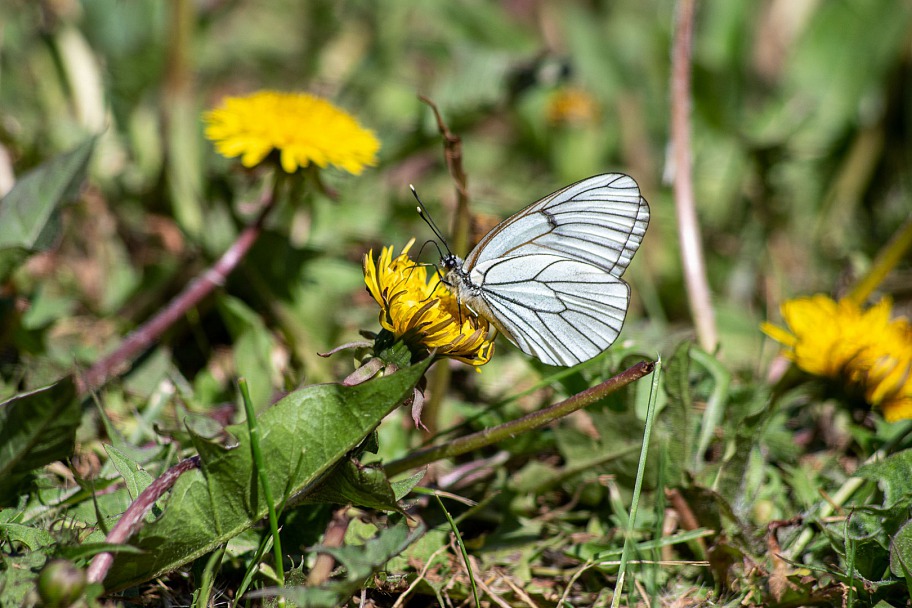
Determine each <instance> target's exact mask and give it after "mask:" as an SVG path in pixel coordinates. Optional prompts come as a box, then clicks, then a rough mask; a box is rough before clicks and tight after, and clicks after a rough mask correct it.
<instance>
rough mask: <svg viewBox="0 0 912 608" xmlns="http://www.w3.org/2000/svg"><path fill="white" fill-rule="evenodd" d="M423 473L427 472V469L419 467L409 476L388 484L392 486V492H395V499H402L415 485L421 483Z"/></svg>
mask: <svg viewBox="0 0 912 608" xmlns="http://www.w3.org/2000/svg"><path fill="white" fill-rule="evenodd" d="M425 473H427V469H421V470H420V471H418V472H417V473H415V474H414V475H412V476H411V477H406V478H405V479H402V480H400V481H394V482H392V483H391V484H390V485H391V486H392V488H393V494H395V496H396V500H402V499H403V498H404V497H405V496H406V495H407V494H408V493H409V492H411V491H412V489H414V487H415V486H417V485H418V484H419V483H421V480H422V479H424V474H425Z"/></svg>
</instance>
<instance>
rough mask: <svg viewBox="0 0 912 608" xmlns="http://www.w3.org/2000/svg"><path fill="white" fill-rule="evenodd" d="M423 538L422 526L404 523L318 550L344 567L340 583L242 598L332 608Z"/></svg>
mask: <svg viewBox="0 0 912 608" xmlns="http://www.w3.org/2000/svg"><path fill="white" fill-rule="evenodd" d="M423 534H424V526H423V525H421V526H418V527H417V528H415V529H410V528H409V527H408V525H407V524H406V523H405V522H404V521H400V522H398V523H397V524H395V525H394V526H393V527H391V528H387V529H386V530H381V531H380V533H379V534H377V536H375V537H374V538H371V539H370V540H368V541H366V542H365V543H364V544H363V545H348V546H344V547H319V551H320V552H322V553H329V554H330V555H332V556H333V557H334V558H335V559H336V560H337V561H338V562H339V563H340V564H342V565H343V566H344V567H345V578H344V579H342V580H335V581H331V582H329V583H326V584H325V585H323V586H321V587H315V588H306V587H293V588H289V589H284V590H278V589H276V590H265V591H262V592H254V593H251V594H248V595H247V596H245V597H269V596H272V595H282V596H284V597H286V598H287V599H289V600H291V601H292V602H294V603H295V604H297V605H298V606H308V607H310V608H319V607H326V608H332V607H333V606H337V605H338V604H339V603H340V602H341V601H342V600H344V599H345V598H347V597H351V595H352V594H354V593H356V592H357V591H358V589H361V588H362V587H363V586H364V581H365V580H366V579H367V578H368V577H370V576H371V575H372V574H373V573H374V572H376V571H377V570H379V569H380V568H381V567H383V566H384V565H385V564H386V563H387V562H388V561H389V560H391V559H392V558H394V557H395V556H397V555H399V554H400V553H402V552H403V551H404V550H405V549H406V548H407V547H408V546H409V545H411V544H412V543H413V542H415V541H416V540H417V539H419V538H420V537H421V536H422V535H423Z"/></svg>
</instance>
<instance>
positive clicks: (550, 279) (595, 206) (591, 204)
mask: <svg viewBox="0 0 912 608" xmlns="http://www.w3.org/2000/svg"><path fill="white" fill-rule="evenodd" d="M648 224H649V205H647V203H646V201H645V200H644V199H643V197H642V196H640V189H639V187H638V186H637V184H636V182H635V181H634V180H633V178H631V177H629V176H627V175H623V174H620V173H608V174H605V175H597V176H595V177H590V178H588V179H584V180H582V181H579V182H577V183H575V184H571V185H569V186H567V187H566V188H564V189H562V190H558V191H557V192H554V193H553V194H550V195H548V196H546V197H545V198H543V199H541V200H540V201H538V202H537V203H534V204H532V205H530V206H529V207H526V208H525V209H523V210H522V211H519V212H518V213H516V214H514V215H513V216H511V217H510V218H508V219H506V220H505V221H504V222H503V223H501V224H499V225H498V226H497V227H496V228H495V229H494V230H492V231H491V232H490V233H488V234H487V235H486V236H485V237H484V238H483V239H482V240H481V242H480V243H479V244H478V245H477V246H476V247H475V249H473V250H472V252H471V253H470V254H469V256H468V257H467V258H466V261H465V264H464V266H463V271H464V272H465V273H468V276H469V277H470V279H471V282H472V283H473V284H474V285H475V286H477V287H478V288H479V290H478V295H477V296H476V299H478V300H481V301H482V303H481V304H479V307H480V308H481V309H482V312H483V313H485V316H486V317H488V318H489V320H490V321H491V322H492V323H493V324H494V325H495V326H496V327H497V328H498V329H499V330H500V331H501V332H503V333H504V334H506V336H507V338H509V339H510V340H511V341H512V342H514V343H515V344H516V345H517V346H518V347H519V348H520V349H521V350H522V351H523V352H525V353H526V354H529V355H532V356H534V357H537V358H538V359H540V360H541V361H542V362H544V363H547V364H550V365H575V364H577V363H581V362H583V361H586V360H588V359H591V358H592V357H594V356H596V355H598V354H599V353H601V352H603V351H604V350H605V349H606V348H608V347H609V346H611V344H612V343H613V342H614V341H615V340H616V339H617V337H618V334H619V333H620V331H621V328H622V327H623V325H624V318H625V317H626V315H627V305H628V303H629V300H630V288H629V287H628V285H627V284H626V283H625V282H624V281H622V280H621V279H620V277H621V275H623V274H624V271H625V270H626V269H627V266H628V264H629V263H630V260H631V258H632V257H633V254H634V253H636V250H637V248H638V247H639V246H640V243H641V242H642V240H643V235H644V234H645V233H646V227H647V226H648ZM485 308H487V310H484V309H485Z"/></svg>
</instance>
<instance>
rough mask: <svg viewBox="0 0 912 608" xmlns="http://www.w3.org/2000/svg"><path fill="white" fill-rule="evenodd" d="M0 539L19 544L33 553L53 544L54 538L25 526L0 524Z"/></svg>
mask: <svg viewBox="0 0 912 608" xmlns="http://www.w3.org/2000/svg"><path fill="white" fill-rule="evenodd" d="M0 538H2V539H4V540H6V541H7V542H19V543H22V544H23V545H25V546H26V547H28V548H29V549H31V550H32V551H34V550H35V549H38V548H39V547H46V546H48V545H51V544H53V543H54V537H53V536H51V535H50V534H48V532H47V531H46V530H41V529H39V528H33V527H32V526H27V525H25V524H14V523H5V524H0Z"/></svg>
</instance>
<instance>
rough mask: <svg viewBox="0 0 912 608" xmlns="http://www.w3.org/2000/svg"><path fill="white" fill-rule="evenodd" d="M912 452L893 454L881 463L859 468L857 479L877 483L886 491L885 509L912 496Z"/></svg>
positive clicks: (856, 474) (856, 472)
mask: <svg viewBox="0 0 912 608" xmlns="http://www.w3.org/2000/svg"><path fill="white" fill-rule="evenodd" d="M910 470H912V450H903V451H902V452H897V453H896V454H892V455H890V456H888V457H886V458H884V459H883V460H881V461H879V462H872V463H870V464H866V465H864V466H861V467H859V468H858V470H857V471H855V477H861V478H862V479H869V480H871V481H875V482H877V483H878V484H879V485H880V487H881V488H882V489H883V491H884V505H883V506H884V508H889V507H890V506H891V505H894V504H896V503H897V502H899V501H900V500H902V498H903V496H907V495H909V494H912V475H909V471H910Z"/></svg>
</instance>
